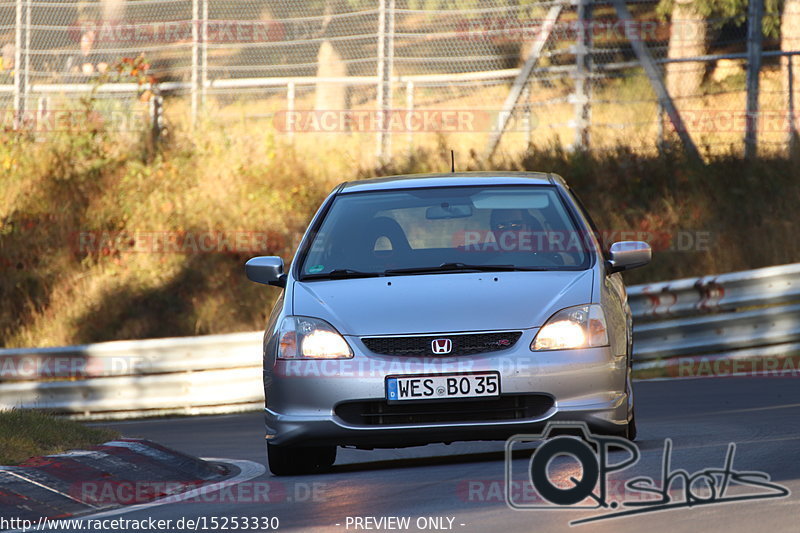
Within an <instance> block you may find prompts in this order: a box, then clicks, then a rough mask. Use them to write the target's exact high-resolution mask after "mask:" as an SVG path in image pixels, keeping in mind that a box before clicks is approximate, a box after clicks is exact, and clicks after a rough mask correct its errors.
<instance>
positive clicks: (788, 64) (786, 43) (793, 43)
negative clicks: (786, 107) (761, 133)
mask: <svg viewBox="0 0 800 533" xmlns="http://www.w3.org/2000/svg"><path fill="white" fill-rule="evenodd" d="M781 50H782V51H784V52H796V51H798V50H800V0H785V4H784V6H783V15H782V16H781ZM781 65H782V67H783V70H784V80H786V94H787V95H788V94H789V92H790V91H791V92H792V93H793V94H792V96H793V97H794V105H795V109H798V106H799V105H800V83H798V82H799V81H800V56H792V57H791V58H783V60H782V62H781ZM790 68H791V69H792V78H793V79H794V82H793V84H792V85H793V86H792V87H789V69H790ZM795 115H797V111H795ZM791 120H792V124H793V125H794V129H793V130H792V131H793V132H795V131H797V120H795V117H791ZM796 143H797V139H795V138H793V139H792V143H791V144H792V146H791V148H792V149H794V148H796Z"/></svg>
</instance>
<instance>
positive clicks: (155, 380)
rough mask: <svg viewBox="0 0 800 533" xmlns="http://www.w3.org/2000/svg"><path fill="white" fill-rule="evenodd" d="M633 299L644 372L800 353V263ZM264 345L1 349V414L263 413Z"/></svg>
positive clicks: (255, 336)
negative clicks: (692, 361) (706, 360)
mask: <svg viewBox="0 0 800 533" xmlns="http://www.w3.org/2000/svg"><path fill="white" fill-rule="evenodd" d="M628 295H629V300H630V304H631V309H632V311H633V314H634V321H635V327H634V355H635V359H636V361H637V362H638V364H641V365H644V366H650V367H652V366H653V365H658V364H661V363H662V362H663V361H665V360H666V361H667V362H669V361H674V360H671V359H669V358H674V357H679V356H688V355H703V354H707V355H708V356H709V357H710V358H713V359H715V360H716V359H720V358H724V359H729V360H740V359H744V358H757V357H775V358H777V357H781V356H784V355H789V354H795V353H800V264H792V265H785V266H779V267H770V268H763V269H758V270H750V271H745V272H734V273H730V274H724V275H720V276H705V277H701V278H691V279H682V280H676V281H668V282H663V283H653V284H649V285H639V286H634V287H630V288H629V289H628ZM261 341H262V333H261V332H249V333H234V334H227V335H208V336H203V337H182V338H174V339H151V340H142V341H117V342H107V343H101V344H91V345H85V346H69V347H63V348H34V349H11V350H0V409H3V408H10V407H22V408H41V409H49V410H53V411H56V412H60V413H65V414H68V415H71V416H74V417H77V418H82V419H120V418H132V417H140V416H146V415H162V414H214V413H231V412H239V411H246V410H254V409H258V408H259V407H260V406H261V405H263V400H264V391H263V388H262V383H261Z"/></svg>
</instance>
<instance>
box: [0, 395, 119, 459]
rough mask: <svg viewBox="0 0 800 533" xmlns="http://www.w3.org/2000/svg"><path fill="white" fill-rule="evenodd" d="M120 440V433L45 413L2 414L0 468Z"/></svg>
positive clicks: (16, 411)
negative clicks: (33, 458) (39, 457)
mask: <svg viewBox="0 0 800 533" xmlns="http://www.w3.org/2000/svg"><path fill="white" fill-rule="evenodd" d="M117 437H119V435H118V433H117V432H116V431H113V430H110V429H106V428H90V427H86V426H84V425H83V424H79V423H77V422H72V421H70V420H65V419H63V418H57V417H55V416H52V415H49V414H47V413H43V412H41V411H25V410H16V409H15V410H10V411H0V465H4V466H14V465H18V464H19V463H22V462H23V461H25V460H26V459H28V458H30V457H35V456H40V455H49V454H54V453H61V452H64V451H66V450H69V449H76V448H86V447H88V446H96V445H97V444H101V443H103V442H107V441H109V440H114V439H115V438H117Z"/></svg>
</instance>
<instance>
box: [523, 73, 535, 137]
mask: <svg viewBox="0 0 800 533" xmlns="http://www.w3.org/2000/svg"><path fill="white" fill-rule="evenodd" d="M522 129H523V130H524V131H525V133H526V135H527V138H526V139H525V143H526V144H525V147H526V148H530V147H531V136H532V134H533V131H532V130H533V121H532V117H531V84H530V83H527V84H526V85H525V88H524V89H523V90H522Z"/></svg>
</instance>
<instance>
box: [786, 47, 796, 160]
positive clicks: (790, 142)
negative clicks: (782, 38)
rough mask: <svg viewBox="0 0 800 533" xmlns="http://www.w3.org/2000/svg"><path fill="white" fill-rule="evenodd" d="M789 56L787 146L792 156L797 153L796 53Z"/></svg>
mask: <svg viewBox="0 0 800 533" xmlns="http://www.w3.org/2000/svg"><path fill="white" fill-rule="evenodd" d="M784 57H788V59H789V64H788V69H787V74H788V78H789V79H788V81H789V101H788V105H787V107H788V112H787V114H788V117H787V119H788V121H789V138H788V139H787V142H786V146H787V149H788V153H789V156H792V155H793V154H794V153H795V150H796V148H797V124H796V123H795V117H794V65H793V63H794V54H791V55H789V56H784Z"/></svg>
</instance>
